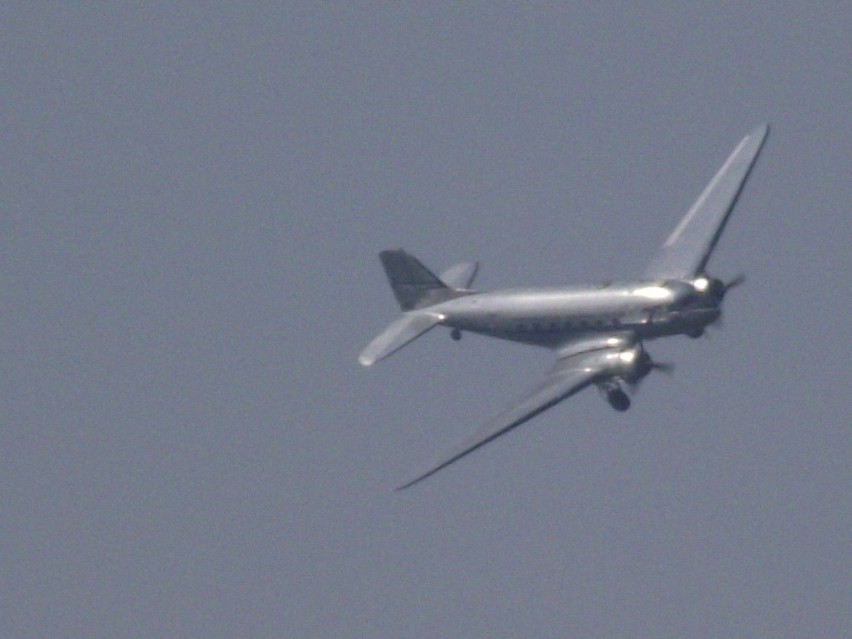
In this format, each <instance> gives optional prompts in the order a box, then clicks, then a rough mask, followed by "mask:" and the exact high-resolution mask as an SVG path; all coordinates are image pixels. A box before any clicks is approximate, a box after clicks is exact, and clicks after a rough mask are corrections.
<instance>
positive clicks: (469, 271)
mask: <svg viewBox="0 0 852 639" xmlns="http://www.w3.org/2000/svg"><path fill="white" fill-rule="evenodd" d="M478 270H479V262H462V263H461V264H456V265H455V266H451V267H450V268H448V269H447V270H446V271H444V272H443V273H441V281H442V282H443V283H444V284H446V285H447V286H449V287H450V288H455V289H466V288H470V285H471V284H473V278H474V277H476V272H477V271H478Z"/></svg>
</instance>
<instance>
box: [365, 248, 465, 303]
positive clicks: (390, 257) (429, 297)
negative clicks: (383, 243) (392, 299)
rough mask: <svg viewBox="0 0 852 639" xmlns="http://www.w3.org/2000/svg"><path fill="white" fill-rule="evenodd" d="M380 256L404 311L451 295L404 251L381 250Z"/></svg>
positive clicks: (432, 275)
mask: <svg viewBox="0 0 852 639" xmlns="http://www.w3.org/2000/svg"><path fill="white" fill-rule="evenodd" d="M379 259H380V260H381V261H382V266H384V268H385V273H387V276H388V280H390V285H391V288H392V289H393V294H394V296H396V300H397V301H398V302H399V306H400V308H401V309H402V310H403V311H410V310H411V309H414V308H422V307H423V306H429V305H430V304H437V303H438V302H443V301H445V300H446V299H448V298H449V297H451V295H450V294H451V293H452V289H450V288H448V287H447V285H446V284H444V283H443V282H442V281H441V280H440V279H438V277H437V276H436V275H435V274H434V273H432V271H430V270H429V269H428V268H426V267H425V266H423V264H421V263H420V261H419V260H418V259H417V258H416V257H414V256H413V255H409V254H408V253H406V252H405V251H404V250H402V249H395V250H392V251H382V252H381V253H379Z"/></svg>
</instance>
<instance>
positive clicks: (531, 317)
mask: <svg viewBox="0 0 852 639" xmlns="http://www.w3.org/2000/svg"><path fill="white" fill-rule="evenodd" d="M719 301H720V300H718V299H716V298H715V297H714V296H711V295H709V294H706V293H705V292H703V291H701V290H699V289H698V288H696V286H695V285H694V283H693V282H686V281H666V282H639V283H630V284H607V285H599V286H579V287H564V288H563V287H554V288H523V289H509V290H503V291H495V292H491V293H477V292H473V291H470V292H465V293H464V294H461V295H460V296H459V297H456V298H455V299H452V300H449V301H447V302H443V303H441V304H438V305H435V306H432V307H430V308H429V310H430V311H431V312H434V313H438V314H440V316H441V318H442V319H441V323H442V324H444V325H445V326H449V327H452V328H457V329H459V330H462V331H470V332H471V333H479V334H482V335H488V336H491V337H497V338H500V339H505V340H510V341H514V342H522V343H524V344H533V345H537V346H544V347H548V348H558V347H559V346H560V345H562V344H565V343H566V342H569V341H571V340H572V339H574V338H576V337H577V336H588V335H593V334H595V333H606V334H612V333H613V332H619V331H630V332H632V333H634V334H635V335H636V336H637V337H638V338H639V339H653V338H655V337H662V336H665V335H678V334H688V335H699V334H700V333H701V332H702V331H703V329H704V328H705V327H706V326H707V325H708V324H711V323H712V322H714V321H716V320H717V319H718V318H719V315H720V307H719Z"/></svg>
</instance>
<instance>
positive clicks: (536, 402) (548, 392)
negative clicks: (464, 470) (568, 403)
mask: <svg viewBox="0 0 852 639" xmlns="http://www.w3.org/2000/svg"><path fill="white" fill-rule="evenodd" d="M602 350H608V349H597V350H594V351H587V352H584V353H577V354H573V355H569V356H567V357H563V358H562V359H560V360H558V361H557V362H556V366H554V368H553V370H552V371H551V372H550V374H549V375H548V376H547V377H546V378H545V379H544V380H543V381H542V382H541V383H540V384H538V385H537V386H536V387H535V388H533V389H532V390H531V391H530V392H529V393H528V394H527V395H526V396H524V397H523V398H522V399H520V400H519V401H518V402H517V403H515V405H514V406H512V407H511V408H509V409H507V410H505V411H503V412H502V413H500V414H499V415H498V416H497V417H495V418H494V419H492V420H491V421H490V422H488V423H487V424H485V425H484V426H482V427H481V428H479V429H478V430H477V431H476V432H474V433H473V434H472V435H471V436H470V437H468V438H467V439H466V440H464V441H463V442H462V443H461V444H459V445H458V446H456V447H455V448H454V449H453V450H452V451H450V452H449V453H448V454H447V455H446V456H445V457H444V459H443V461H441V462H439V463H437V464H435V465H434V466H432V467H431V468H430V469H429V470H427V471H426V472H424V473H422V474H420V475H418V476H417V477H415V478H414V479H412V480H411V481H409V482H407V483H406V484H403V485H402V486H400V487H399V488H397V490H403V489H405V488H408V487H409V486H413V485H414V484H416V483H417V482H419V481H422V480H424V479H426V478H427V477H429V476H430V475H434V474H435V473H437V472H438V471H439V470H441V469H442V468H446V467H447V466H449V465H450V464H452V463H453V462H455V461H457V460H459V459H461V458H462V457H464V456H465V455H467V454H468V453H472V452H473V451H475V450H476V449H477V448H479V447H481V446H484V445H485V444H487V443H488V442H490V441H492V440H494V439H497V438H498V437H500V435H503V434H505V433H508V432H509V431H510V430H512V429H513V428H515V427H517V426H520V425H521V424H523V423H524V422H526V421H528V420H530V419H532V418H533V417H535V416H536V415H538V414H539V413H542V412H544V411H546V410H547V409H548V408H550V407H552V406H555V405H556V404H558V403H559V402H561V401H562V400H563V399H567V398H568V397H570V396H571V395H573V394H575V393H577V392H578V391H580V390H582V389H584V388H585V387H586V386H588V385H589V384H591V383H592V382H593V381H595V378H597V377H598V376H599V375H600V374H601V373H603V372H604V369H603V368H602V367H601V361H602V358H601V357H600V354H601V352H602Z"/></svg>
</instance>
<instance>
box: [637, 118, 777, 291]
mask: <svg viewBox="0 0 852 639" xmlns="http://www.w3.org/2000/svg"><path fill="white" fill-rule="evenodd" d="M768 134H769V125H768V124H762V125H761V126H759V127H757V128H756V129H755V130H754V131H752V132H751V133H749V134H748V135H747V136H746V137H744V138H743V139H742V141H741V142H740V143H739V145H738V146H737V148H735V149H734V150H733V152H732V153H731V155H730V156H729V157H728V159H727V160H726V161H725V164H723V165H722V168H721V169H719V172H718V173H716V175H715V176H714V177H713V179H712V180H711V181H710V183H709V184H708V185H707V187H706V188H705V189H704V192H703V193H701V195H700V196H699V198H698V199H697V200H696V201H695V204H693V205H692V208H690V209H689V212H688V213H687V214H686V215H685V216H684V218H683V219H682V220H681V222H680V224H678V225H677V227H676V228H675V230H674V232H672V234H671V235H670V236H669V238H668V239H667V240H666V243H665V244H663V246H662V248H661V249H660V251H659V253H657V255H656V257H655V258H654V259H653V261H652V262H651V264H649V265H648V268H647V269H646V271H645V277H647V278H648V279H689V278H692V277H695V276H696V275H699V274H701V273H702V272H703V271H704V268H705V267H706V266H707V261H708V260H709V259H710V254H711V253H712V252H713V249H714V248H715V246H716V242H718V241H719V236H720V235H721V234H722V231H723V230H724V228H725V223H726V222H727V220H728V217H729V216H730V214H731V210H732V209H733V208H734V205H735V204H736V202H737V198H738V197H739V195H740V192H741V191H742V189H743V186H744V185H745V183H746V180H747V179H748V176H749V173H750V172H751V169H752V167H753V166H754V163H755V161H756V160H757V156H758V154H759V153H760V150H761V148H762V147H763V143H764V142H765V141H766V136H767V135H768Z"/></svg>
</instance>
